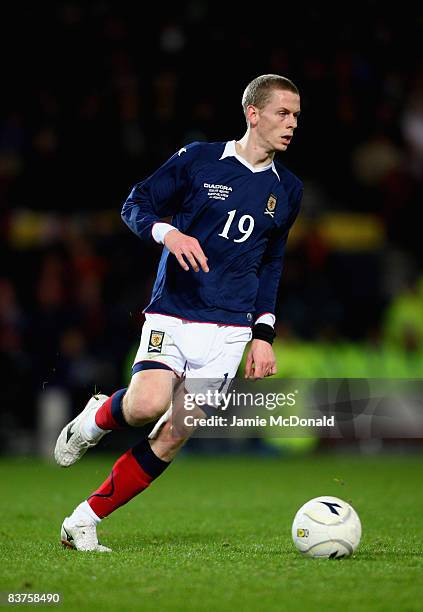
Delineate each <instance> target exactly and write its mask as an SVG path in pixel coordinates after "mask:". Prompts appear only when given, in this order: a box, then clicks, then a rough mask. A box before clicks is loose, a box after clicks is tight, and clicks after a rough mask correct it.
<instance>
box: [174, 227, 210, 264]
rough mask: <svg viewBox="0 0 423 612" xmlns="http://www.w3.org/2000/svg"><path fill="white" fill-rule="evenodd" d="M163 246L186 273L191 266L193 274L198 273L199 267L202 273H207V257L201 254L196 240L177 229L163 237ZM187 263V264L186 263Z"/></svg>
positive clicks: (201, 250)
mask: <svg viewBox="0 0 423 612" xmlns="http://www.w3.org/2000/svg"><path fill="white" fill-rule="evenodd" d="M164 244H165V246H166V248H167V249H169V251H170V252H171V253H173V255H175V257H176V259H177V260H178V262H179V265H180V266H181V268H183V269H184V270H186V271H187V272H188V270H189V265H188V263H189V264H190V265H191V267H192V269H193V270H194V272H198V271H199V269H200V267H201V269H202V270H203V272H208V271H209V267H208V265H207V257H206V256H205V255H204V253H203V249H202V248H201V246H200V243H199V242H198V240H197V238H193V237H192V236H187V235H186V234H183V233H182V232H180V231H179V230H177V229H174V230H170V232H168V233H167V234H166V236H165V237H164ZM187 262H188V263H187Z"/></svg>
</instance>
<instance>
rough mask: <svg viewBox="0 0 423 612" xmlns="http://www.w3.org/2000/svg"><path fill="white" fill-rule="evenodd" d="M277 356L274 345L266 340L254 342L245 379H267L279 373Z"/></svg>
mask: <svg viewBox="0 0 423 612" xmlns="http://www.w3.org/2000/svg"><path fill="white" fill-rule="evenodd" d="M277 371H278V370H277V367H276V359H275V354H274V352H273V348H272V345H271V344H269V343H268V342H266V341H265V340H257V339H256V340H253V341H252V343H251V348H250V350H249V352H248V354H247V362H246V364H245V378H252V379H253V380H256V379H258V378H265V377H266V376H272V375H273V374H276V372H277Z"/></svg>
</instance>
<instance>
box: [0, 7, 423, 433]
mask: <svg viewBox="0 0 423 612" xmlns="http://www.w3.org/2000/svg"><path fill="white" fill-rule="evenodd" d="M339 10H340V11H341V9H339ZM278 11H280V15H279V13H278ZM342 11H343V9H342ZM273 13H274V14H273ZM417 17H418V16H417V15H416V18H415V19H414V18H410V14H409V13H408V12H404V14H401V11H398V12H395V14H394V13H393V12H392V13H391V12H390V9H389V8H386V10H384V11H381V10H380V8H379V3H377V2H369V3H367V9H366V12H365V14H363V13H362V12H361V11H356V12H355V13H354V14H353V13H351V15H348V17H346V16H345V15H344V14H342V15H341V14H336V12H335V14H334V9H333V8H331V9H330V10H329V8H327V9H325V8H324V7H319V8H316V7H315V6H309V7H306V6H304V7H301V13H298V14H292V15H289V11H288V8H284V7H281V8H274V7H273V8H271V9H269V10H268V11H267V10H265V9H264V8H263V10H262V12H261V13H260V12H259V13H257V14H255V15H254V19H247V18H246V17H245V15H244V19H243V16H242V15H240V14H239V11H236V13H235V14H232V13H231V12H229V11H228V10H227V7H226V10H225V5H224V4H223V3H222V4H220V3H219V2H217V3H216V2H213V3H212V2H206V1H201V0H200V1H191V2H186V3H178V4H177V5H175V6H173V8H171V7H168V8H167V9H166V10H165V11H162V7H161V5H158V6H157V7H155V6H151V7H149V12H148V16H147V14H146V13H145V10H144V8H143V6H142V3H140V4H138V5H135V6H133V5H131V4H129V3H128V4H126V3H119V4H117V3H112V2H108V1H107V0H104V1H97V2H92V3H82V2H58V3H54V4H49V3H46V4H41V5H39V4H36V5H35V4H32V5H31V4H29V5H22V6H19V3H17V4H16V5H14V8H12V7H11V6H9V7H8V9H7V11H5V14H4V15H3V19H2V20H1V25H0V30H1V36H0V40H1V42H0V45H1V53H2V58H3V61H4V62H5V66H4V70H3V71H2V81H3V90H4V93H3V95H2V100H1V102H0V107H1V109H2V112H1V120H0V223H1V225H0V228H1V235H2V242H1V245H2V246H1V251H2V253H1V254H2V257H1V269H0V359H1V368H2V373H3V375H4V378H5V380H6V381H7V384H6V387H5V388H3V390H2V395H3V400H2V413H3V416H2V421H1V427H0V429H1V430H3V431H4V430H5V429H6V428H10V426H12V427H13V426H15V427H32V426H33V425H34V416H33V415H34V405H35V403H36V401H37V398H38V397H39V394H40V393H42V391H43V389H45V388H46V385H59V386H62V387H64V388H67V389H69V390H70V392H71V394H72V398H73V400H74V404H73V405H74V407H75V408H74V409H75V411H76V412H78V411H79V410H80V407H81V405H83V404H85V401H86V398H87V395H88V396H89V394H90V393H91V392H94V391H98V390H100V391H103V392H106V393H110V392H111V391H113V390H114V389H116V388H118V387H122V386H125V383H126V382H127V375H128V368H127V363H128V355H130V354H131V351H133V348H134V346H135V345H136V344H137V342H138V337H139V333H140V328H141V325H142V321H143V317H142V307H143V306H145V304H146V302H147V301H148V298H149V294H150V291H151V287H152V282H153V279H154V274H155V268H156V265H157V261H158V257H159V253H160V248H159V247H158V245H155V244H151V245H144V244H141V243H140V241H139V240H138V239H137V238H136V237H135V236H132V235H131V234H130V232H129V230H128V229H127V228H125V227H124V226H123V223H121V221H120V217H119V215H120V209H121V205H122V203H123V201H124V199H125V198H126V196H127V195H128V193H129V191H130V189H131V187H132V185H133V184H134V183H135V182H137V181H138V180H140V179H141V178H143V177H145V176H147V175H148V174H149V173H151V172H152V171H154V169H155V168H156V167H157V166H158V165H160V164H161V163H162V162H164V161H165V160H166V159H167V157H169V156H170V155H172V154H173V153H174V152H175V151H176V150H177V149H178V148H180V147H181V146H183V145H184V144H187V143H188V142H191V141H194V140H213V141H215V140H219V141H225V140H230V139H234V138H239V137H241V136H242V134H243V133H244V130H245V121H244V118H243V115H242V109H241V96H242V92H243V89H244V87H245V85H246V84H247V83H248V82H249V81H250V80H252V79H253V78H254V77H256V76H257V75H259V74H262V73H265V72H269V73H270V72H274V73H278V74H282V75H285V76H287V77H289V78H291V79H292V80H293V81H294V82H295V83H296V84H297V86H298V87H299V89H300V91H301V93H302V115H301V118H300V124H299V128H298V130H297V133H296V135H295V138H294V140H293V142H292V144H291V145H290V150H289V152H288V153H287V154H286V155H285V156H284V157H283V158H281V161H282V162H283V163H286V165H287V166H288V167H289V168H290V169H291V170H293V171H294V172H295V173H296V174H298V175H299V176H300V177H301V178H302V179H303V180H304V183H305V197H304V202H303V212H302V215H301V217H300V224H302V227H303V230H302V231H301V232H299V234H298V236H297V237H296V239H295V240H293V242H292V244H291V245H290V248H289V250H288V253H287V259H286V264H285V273H284V276H283V281H282V284H281V289H280V299H279V302H278V313H277V315H278V330H279V335H280V336H281V337H284V338H289V337H291V338H300V339H305V340H309V341H316V342H318V341H325V342H327V341H330V342H337V341H340V340H343V339H347V340H351V341H354V342H362V341H366V342H373V343H380V342H384V341H392V342H397V343H398V344H400V345H402V346H403V347H404V348H405V349H406V350H410V351H412V350H415V349H419V348H420V347H421V344H422V342H423V298H422V290H421V282H420V270H421V264H422V248H421V238H420V234H421V230H420V224H419V205H420V202H421V199H422V195H423V61H422V59H423V58H422V53H421V49H420V50H419V49H418V41H419V40H421V35H422V32H421V30H422V26H423V21H422V19H421V18H420V19H418V18H417ZM334 24H335V25H334ZM23 40H25V45H23V44H22V41H23ZM8 58H11V59H12V58H13V61H8ZM28 211H31V213H32V214H33V215H35V216H34V217H33V218H32V217H31V216H30V217H29V222H27V224H28V223H29V224H30V223H31V219H33V221H34V223H36V222H37V223H39V227H38V230H37V231H35V230H33V229H32V230H30V231H29V233H30V234H31V231H32V234H31V237H30V238H29V239H27V240H26V241H23V242H22V241H19V240H18V239H17V238H16V237H17V236H19V235H20V234H19V232H21V231H22V229H21V228H22V225H25V224H24V223H23V221H22V215H25V214H27V215H28V214H29V213H28ZM104 211H107V213H108V217H107V219H111V221H110V222H109V221H104V217H102V214H103V212H104ZM337 213H342V214H348V213H354V214H361V215H363V219H364V218H365V217H366V216H367V217H368V218H372V219H375V220H376V221H377V223H378V224H379V225H378V226H379V227H380V228H381V235H382V236H383V238H382V239H381V240H379V241H378V242H377V244H373V245H372V246H371V247H368V248H366V247H365V246H361V247H359V248H355V249H351V248H348V247H347V246H346V245H345V248H343V245H342V239H341V244H339V241H338V245H337V247H336V248H334V246H333V243H331V242H330V241H325V239H324V238H323V237H322V235H321V234H319V232H316V231H314V229H315V228H316V227H317V224H318V222H320V223H321V222H322V219H324V218H325V215H330V214H337ZM367 217H366V218H367ZM328 218H329V217H328ZM40 220H41V221H40ZM363 223H364V221H363ZM359 227H360V226H359ZM46 228H47V229H46ZM16 406H19V409H17V408H16Z"/></svg>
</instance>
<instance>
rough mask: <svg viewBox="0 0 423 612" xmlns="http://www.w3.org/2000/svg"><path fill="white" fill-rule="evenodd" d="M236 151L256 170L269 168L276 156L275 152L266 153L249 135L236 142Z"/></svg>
mask: <svg viewBox="0 0 423 612" xmlns="http://www.w3.org/2000/svg"><path fill="white" fill-rule="evenodd" d="M235 150H236V152H237V154H238V155H239V156H240V157H242V158H243V159H245V160H246V161H247V162H248V163H249V164H251V165H252V166H254V168H263V167H264V166H268V165H269V164H271V163H272V161H273V158H274V156H275V153H274V151H266V149H265V148H264V147H261V146H260V145H258V144H257V143H256V142H254V141H253V140H252V138H251V136H249V135H248V133H247V134H245V135H244V136H243V137H242V138H241V139H240V140H237V141H236V142H235Z"/></svg>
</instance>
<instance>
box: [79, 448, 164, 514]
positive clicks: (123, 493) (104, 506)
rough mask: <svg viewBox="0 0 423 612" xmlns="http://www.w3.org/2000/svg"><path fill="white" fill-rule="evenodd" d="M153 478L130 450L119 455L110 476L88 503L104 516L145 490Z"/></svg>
mask: <svg viewBox="0 0 423 612" xmlns="http://www.w3.org/2000/svg"><path fill="white" fill-rule="evenodd" d="M152 480H153V478H152V477H151V476H150V475H149V474H147V473H146V472H144V470H143V469H142V467H141V466H140V464H139V463H138V461H137V460H136V459H135V458H134V456H133V454H132V450H129V451H127V452H126V453H125V454H124V455H122V457H119V459H118V460H117V461H116V463H115V464H114V466H113V468H112V472H111V474H110V476H109V477H108V478H107V479H106V480H105V481H104V482H103V484H102V485H101V486H100V487H99V488H98V489H97V491H95V492H94V493H93V494H92V495H91V496H90V497H89V498H88V503H89V505H90V506H91V508H92V509H93V510H94V512H95V513H96V515H97V516H98V517H99V518H104V517H105V516H109V514H111V513H112V512H113V511H114V510H116V508H119V507H120V506H123V505H124V504H126V503H127V502H129V500H130V499H132V498H133V497H135V495H138V493H141V491H144V489H146V488H147V487H148V485H149V484H150V483H151V481H152Z"/></svg>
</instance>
